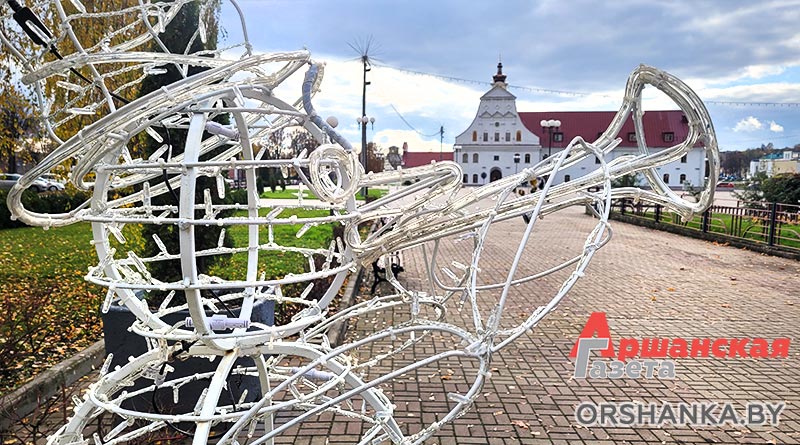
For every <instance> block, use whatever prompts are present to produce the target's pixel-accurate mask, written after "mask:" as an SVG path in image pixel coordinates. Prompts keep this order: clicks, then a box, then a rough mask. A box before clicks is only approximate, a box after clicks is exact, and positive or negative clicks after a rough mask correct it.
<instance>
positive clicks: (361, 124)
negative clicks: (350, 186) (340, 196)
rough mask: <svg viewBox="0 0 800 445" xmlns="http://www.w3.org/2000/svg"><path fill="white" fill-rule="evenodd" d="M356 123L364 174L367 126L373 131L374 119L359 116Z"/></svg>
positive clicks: (365, 194) (366, 159) (365, 167)
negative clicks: (358, 130) (359, 136)
mask: <svg viewBox="0 0 800 445" xmlns="http://www.w3.org/2000/svg"><path fill="white" fill-rule="evenodd" d="M356 122H357V123H358V128H359V129H360V130H361V163H362V164H363V165H364V172H365V173H366V172H367V162H368V159H369V158H368V156H367V124H370V125H371V126H372V129H373V130H374V129H375V118H374V117H367V116H361V117H357V118H356ZM366 189H367V188H366V187H364V190H363V193H364V198H365V199H366V196H367V191H366Z"/></svg>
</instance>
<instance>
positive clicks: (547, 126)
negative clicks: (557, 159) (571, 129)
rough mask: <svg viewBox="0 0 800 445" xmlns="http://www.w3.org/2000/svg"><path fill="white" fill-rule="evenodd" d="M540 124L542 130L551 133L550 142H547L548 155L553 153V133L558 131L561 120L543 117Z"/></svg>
mask: <svg viewBox="0 0 800 445" xmlns="http://www.w3.org/2000/svg"><path fill="white" fill-rule="evenodd" d="M539 124H540V125H541V126H542V131H543V132H544V131H546V132H547V134H548V135H549V140H550V141H549V142H548V144H547V157H548V158H549V157H550V156H552V155H553V133H554V132H557V131H558V127H560V126H561V121H560V120H554V119H549V120H548V119H542V120H541V122H539Z"/></svg>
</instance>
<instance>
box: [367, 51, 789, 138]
mask: <svg viewBox="0 0 800 445" xmlns="http://www.w3.org/2000/svg"><path fill="white" fill-rule="evenodd" d="M373 66H375V67H378V68H389V69H393V70H396V71H400V72H403V73H408V74H414V75H417V76H427V77H433V78H436V79H442V80H447V81H451V82H459V83H469V84H473V85H482V86H491V85H492V83H491V82H486V81H481V80H474V79H465V78H462V77H455V76H445V75H441V74H434V73H427V72H424V71H416V70H410V69H406V68H398V67H395V66H390V65H384V64H373ZM508 87H509V88H512V89H516V90H522V91H528V92H531V93H542V94H554V95H559V96H572V97H587V96H597V97H607V98H612V99H613V97H612V96H610V95H607V94H596V93H587V92H584V91H568V90H555V89H551V88H540V87H529V86H522V85H511V84H509V85H508ZM703 102H705V103H706V104H710V105H723V106H734V107H774V108H800V102H745V101H734V100H703ZM395 111H397V110H395ZM398 114H399V113H398ZM406 124H407V125H408V123H406ZM412 129H413V127H412ZM415 131H416V130H415Z"/></svg>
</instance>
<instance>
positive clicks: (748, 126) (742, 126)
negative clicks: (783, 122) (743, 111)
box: [733, 116, 764, 133]
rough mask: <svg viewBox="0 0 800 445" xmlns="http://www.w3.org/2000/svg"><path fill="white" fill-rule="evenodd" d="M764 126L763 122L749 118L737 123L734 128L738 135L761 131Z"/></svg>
mask: <svg viewBox="0 0 800 445" xmlns="http://www.w3.org/2000/svg"><path fill="white" fill-rule="evenodd" d="M763 126H764V124H762V123H761V121H759V120H758V119H756V118H755V117H753V116H748V117H746V118H744V119H742V120H740V121H739V122H737V123H736V126H734V127H733V131H735V132H737V133H738V132H740V131H747V132H750V131H756V130H760V129H761V127H763Z"/></svg>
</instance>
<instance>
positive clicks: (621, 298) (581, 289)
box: [351, 209, 800, 444]
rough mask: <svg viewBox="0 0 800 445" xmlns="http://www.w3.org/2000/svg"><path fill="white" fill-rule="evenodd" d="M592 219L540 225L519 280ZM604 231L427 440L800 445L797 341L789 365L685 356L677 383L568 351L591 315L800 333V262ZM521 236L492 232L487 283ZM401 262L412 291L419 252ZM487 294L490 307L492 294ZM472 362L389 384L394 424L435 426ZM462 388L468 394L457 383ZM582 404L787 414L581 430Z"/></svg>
mask: <svg viewBox="0 0 800 445" xmlns="http://www.w3.org/2000/svg"><path fill="white" fill-rule="evenodd" d="M594 223H595V220H593V219H592V218H590V217H588V216H586V215H584V214H583V213H582V211H581V210H580V209H569V210H566V211H563V212H561V213H559V214H557V215H553V216H550V217H547V218H545V219H544V220H542V221H540V222H539V223H538V224H539V225H538V226H537V232H535V236H534V238H533V239H532V242H531V247H530V248H529V249H528V252H527V256H526V258H528V259H527V260H526V262H525V264H524V265H523V267H522V268H521V269H522V270H521V272H522V273H526V274H527V273H531V272H536V271H541V270H545V269H547V268H549V267H550V266H553V265H555V259H558V260H563V259H566V258H568V257H571V256H572V255H573V254H574V253H576V252H577V251H578V249H580V248H581V247H582V245H583V242H584V239H585V236H586V234H587V233H588V232H589V230H591V228H592V227H593V225H594ZM612 228H613V230H614V236H613V238H612V240H611V242H610V243H609V244H608V245H606V246H605V247H604V248H603V249H601V250H600V251H599V252H598V253H597V254H596V255H595V257H594V259H593V261H592V263H591V265H590V266H589V268H588V270H587V273H586V276H585V277H584V278H582V279H581V280H579V281H578V283H577V284H576V285H575V287H574V288H573V290H572V292H571V293H570V294H569V295H568V296H567V298H566V299H565V300H564V301H563V302H562V304H561V306H559V308H558V309H557V311H556V312H554V313H553V314H551V315H550V316H549V317H548V318H546V319H545V320H544V322H543V323H542V324H541V325H539V326H538V327H537V328H535V329H534V330H533V331H532V332H530V333H529V334H527V335H526V336H524V337H522V338H520V339H519V340H518V341H517V342H516V343H514V344H513V345H511V346H510V347H508V348H507V349H505V350H503V351H502V352H501V353H500V354H499V355H497V356H495V358H494V360H493V368H495V371H494V373H493V377H492V378H491V380H490V381H489V382H488V383H487V384H486V385H485V387H484V390H483V393H484V397H481V398H480V399H478V401H477V403H476V404H475V406H474V407H473V408H472V410H471V411H470V412H469V413H468V414H466V415H465V416H464V417H462V418H460V419H458V420H456V421H455V422H454V423H453V424H452V425H449V426H446V427H444V428H443V429H442V431H441V432H440V433H439V434H437V435H436V436H435V438H434V439H433V440H431V441H430V442H431V443H441V444H449V443H459V444H461V443H489V444H512V443H525V444H566V443H569V444H579V443H587V444H589V443H592V444H594V443H800V369H799V365H800V360H798V359H799V358H800V352H799V351H798V349H797V345H792V348H791V349H790V356H789V358H788V359H772V360H753V359H742V358H737V359H725V360H720V359H713V358H702V359H698V358H695V359H691V358H687V359H682V360H679V361H678V362H677V369H676V374H677V376H676V378H675V379H674V380H659V379H657V378H654V379H638V380H634V379H620V380H607V379H602V380H601V379H592V380H581V379H577V380H576V379H573V378H572V375H573V372H574V362H573V360H571V359H569V358H568V355H569V352H570V350H571V348H572V346H573V344H574V342H575V340H576V338H577V336H578V335H579V333H580V331H581V330H582V329H583V326H584V325H585V323H586V321H587V319H588V316H589V314H590V313H591V312H594V311H603V312H606V314H607V317H608V322H609V327H610V330H611V333H612V336H614V337H615V338H621V337H635V338H646V337H670V338H672V337H678V336H682V337H689V338H695V337H701V338H702V337H711V338H731V337H737V338H738V337H745V338H753V337H766V338H776V337H791V338H793V339H797V338H798V333H800V279H798V277H800V263H798V262H794V261H790V260H783V259H779V258H774V257H769V256H765V255H761V254H756V253H753V252H749V251H745V250H740V249H735V248H731V247H727V246H720V245H715V244H712V243H708V242H704V241H700V240H695V239H691V238H686V237H682V236H678V235H673V234H668V233H664V232H659V231H654V230H649V229H645V228H642V227H638V226H633V225H628V224H624V223H619V222H615V223H613V224H612ZM523 230H524V224H523V222H522V221H521V220H520V221H508V222H503V223H500V224H498V225H497V227H496V228H494V229H493V232H492V233H490V236H489V238H488V240H487V247H486V250H485V253H484V255H483V262H482V263H481V268H482V277H484V278H485V277H489V279H490V280H500V279H502V278H503V276H504V273H505V271H506V270H507V266H508V264H510V262H511V260H512V258H513V255H514V251H515V249H516V247H517V246H518V242H517V240H519V239H520V238H521V236H522V232H523ZM580 234H582V236H581V235H580ZM576 235H577V236H576ZM467 253H468V252H467V249H465V247H463V245H459V244H448V245H446V246H444V250H443V257H445V258H447V257H452V258H455V259H458V260H460V261H461V262H462V263H466V262H467V260H466V259H467V257H466V254H467ZM404 266H405V269H406V271H405V273H404V274H403V275H401V277H403V278H404V281H405V282H406V283H407V284H408V286H410V287H414V286H424V284H423V282H424V280H423V279H422V278H423V277H424V276H425V271H424V262H423V260H422V255H421V250H414V251H410V252H407V253H406V255H405V263H404ZM566 274H567V271H564V272H562V273H560V274H557V278H558V279H556V277H552V278H547V279H545V280H541V281H538V282H535V283H530V284H525V285H521V286H519V287H517V288H515V289H514V292H513V293H512V297H511V300H510V302H509V306H510V307H509V308H508V309H507V313H508V314H509V315H510V318H512V320H509V322H505V320H504V323H503V324H504V325H505V326H511V325H512V323H510V322H513V323H518V322H520V321H521V320H522V319H524V317H527V315H528V314H529V313H530V312H531V310H532V309H533V308H535V307H536V306H538V305H540V304H542V303H544V302H546V301H547V300H549V298H550V296H551V295H552V294H553V293H554V292H555V290H556V289H557V287H558V286H559V285H560V283H561V282H562V280H563V279H564V277H566ZM422 289H424V287H422ZM386 290H387V291H388V289H386ZM482 298H484V299H486V300H489V301H492V302H493V301H496V295H484V296H482ZM488 308H489V305H486V306H484V308H483V309H484V310H488ZM401 317H404V314H400V313H393V314H389V313H385V314H383V315H382V316H381V317H378V319H375V320H361V321H360V322H359V323H358V324H357V326H356V329H355V330H354V331H353V332H352V334H351V335H354V336H358V335H359V334H360V333H363V332H366V331H371V330H373V329H374V328H375V327H376V326H381V325H383V324H384V323H385V321H386V320H388V319H392V318H394V319H395V320H397V319H400V318H401ZM468 317H469V311H468V310H466V308H465V310H464V311H462V312H461V313H460V314H459V313H458V312H454V311H451V312H450V313H449V314H448V320H449V321H453V322H455V323H459V322H460V324H463V325H468V324H469V323H470V320H469V319H468ZM459 318H460V320H459ZM446 347H448V343H447V342H446V341H443V340H441V339H433V341H431V342H428V343H423V344H421V345H418V346H417V351H418V352H419V353H421V354H425V355H428V354H430V353H431V351H441V350H443V349H444V348H446ZM415 353H416V352H415ZM401 360H402V358H401ZM400 364H402V363H400ZM398 365H399V364H394V365H393V366H392V367H394V368H397V367H399V366H398ZM470 367H471V364H467V363H450V364H440V366H439V370H438V372H437V370H433V371H432V372H429V373H425V372H420V373H417V375H414V376H411V378H408V379H400V380H398V381H396V382H395V383H394V384H393V386H392V388H391V389H389V390H388V392H389V393H390V394H392V398H393V399H394V400H395V401H396V403H397V407H398V411H399V413H398V417H400V418H402V419H403V420H404V421H409V420H410V421H411V422H414V421H415V420H416V419H421V420H423V421H424V422H425V423H429V422H431V421H433V420H435V418H436V413H437V412H439V413H441V412H443V411H444V408H445V407H446V406H447V405H446V403H445V402H444V397H443V396H444V394H445V390H447V389H448V387H449V386H451V382H455V381H456V380H457V377H460V376H462V375H469V372H468V371H469V369H470ZM377 371H378V372H377V373H379V372H381V371H382V370H377ZM377 373H373V374H377ZM450 373H453V375H452V378H448V379H447V380H442V375H448V374H450ZM462 381H463V380H462ZM453 387H454V388H455V387H457V386H453ZM459 389H461V390H462V391H463V389H465V388H464V385H463V384H462V385H460V388H459ZM582 401H587V402H588V401H591V402H595V403H599V402H602V401H614V402H625V401H638V402H644V403H651V402H653V403H660V402H661V401H669V402H681V401H683V402H689V403H692V402H704V401H711V402H717V403H724V402H731V403H734V404H735V406H737V407H743V406H744V404H745V403H747V402H748V401H764V402H785V403H786V404H787V406H786V409H785V410H784V412H783V414H782V416H781V419H780V420H781V423H780V424H779V425H778V426H777V427H766V426H764V427H752V428H749V429H748V428H745V427H733V426H726V427H688V426H687V427H671V426H667V427H665V428H664V429H662V428H657V427H632V428H606V427H590V428H584V427H580V426H576V421H575V419H574V415H575V408H576V406H577V404H578V403H580V402H582ZM412 419H413V420H412ZM420 426H421V424H419V423H418V424H414V423H412V424H411V426H410V427H409V428H408V430H407V431H408V432H414V431H417V430H418V429H419V428H420Z"/></svg>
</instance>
